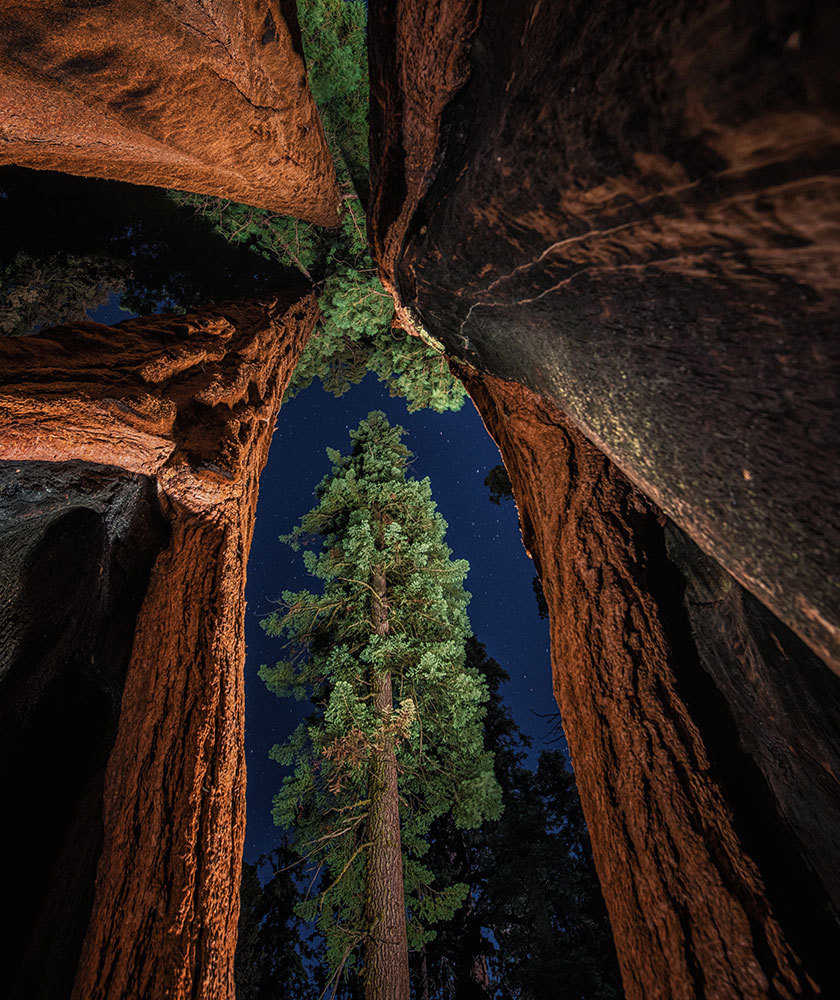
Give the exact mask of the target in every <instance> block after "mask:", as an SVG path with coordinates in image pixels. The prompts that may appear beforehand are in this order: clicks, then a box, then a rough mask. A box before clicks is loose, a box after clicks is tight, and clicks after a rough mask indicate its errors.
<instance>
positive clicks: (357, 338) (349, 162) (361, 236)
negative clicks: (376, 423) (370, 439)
mask: <svg viewBox="0 0 840 1000" xmlns="http://www.w3.org/2000/svg"><path fill="white" fill-rule="evenodd" d="M298 14H299V19H300V25H301V34H302V37H303V48H304V54H305V56H306V62H307V68H308V74H309V85H310V88H311V89H312V93H313V95H314V97H315V100H316V102H317V104H318V108H319V111H320V113H321V118H322V121H323V123H324V130H325V133H326V136H327V139H328V141H329V144H330V148H331V150H332V153H333V159H334V161H335V164H336V169H337V173H338V179H339V185H340V188H341V192H342V208H341V216H340V219H339V227H338V228H337V229H322V228H320V227H318V226H315V225H312V224H310V223H305V222H302V221H301V220H299V219H293V218H289V217H287V216H280V215H275V214H274V213H272V212H269V211H267V210H266V209H260V208H254V207H252V206H248V205H238V204H236V203H234V202H230V201H225V200H223V199H218V198H211V197H208V196H205V195H195V194H184V193H182V192H171V197H172V198H173V200H174V201H175V202H176V203H177V204H179V205H182V206H189V207H191V208H192V209H194V210H195V211H196V212H197V213H198V214H199V215H200V216H202V217H203V218H204V219H206V220H208V221H209V222H211V223H212V225H213V226H214V228H215V230H216V231H217V232H218V233H220V234H221V235H222V236H224V237H225V239H226V240H228V241H229V242H230V243H232V244H234V245H236V246H239V247H247V248H248V249H250V250H251V251H252V252H254V253H255V254H257V255H259V256H260V257H261V258H262V259H263V260H266V261H272V260H273V261H276V262H277V263H278V264H282V265H284V266H289V267H296V268H297V269H298V270H299V271H300V272H301V273H302V274H303V275H304V276H305V277H306V278H307V279H308V280H310V281H311V282H313V284H314V285H315V288H316V291H317V292H318V303H319V305H320V307H321V318H320V320H319V322H318V326H317V328H316V330H315V333H314V334H313V336H312V338H311V339H310V342H309V344H308V346H307V347H306V349H305V350H304V352H303V355H302V356H301V359H300V361H299V363H298V366H297V368H296V369H295V372H294V375H293V377H292V381H291V383H290V385H289V387H288V389H287V391H286V398H287V399H291V398H293V397H294V396H295V395H297V393H299V392H301V391H302V390H303V389H306V388H308V387H309V386H310V385H311V384H312V381H313V380H314V379H315V378H318V379H320V380H321V382H322V384H323V386H324V388H325V389H326V390H327V392H330V393H332V394H333V395H334V396H341V395H343V394H344V393H345V392H347V390H348V389H349V388H350V387H351V386H352V385H357V384H358V383H359V382H360V381H361V380H362V379H363V378H364V376H365V375H366V374H367V372H369V371H371V372H374V373H375V374H376V376H377V377H378V378H379V379H380V380H381V381H382V382H384V383H385V384H386V385H387V386H388V389H389V391H390V393H391V395H392V396H399V397H402V398H403V399H405V401H406V405H407V406H408V409H409V411H413V410H418V409H421V408H428V409H432V410H436V411H437V412H438V413H442V412H444V411H446V410H459V409H460V408H461V406H463V403H464V399H465V398H466V394H465V392H464V388H463V386H462V385H461V383H460V382H459V381H458V380H457V379H455V378H453V376H452V374H451V373H450V371H449V367H448V365H447V363H446V359H445V358H444V356H443V354H442V353H441V352H439V351H437V350H435V349H434V348H433V347H431V346H430V345H428V344H426V343H425V342H424V341H423V340H421V339H419V338H417V337H412V336H408V335H407V334H405V333H404V332H403V331H402V330H399V329H393V328H392V320H393V318H394V307H393V302H392V301H391V297H390V296H389V295H388V293H387V292H386V291H385V289H384V288H383V287H382V283H381V282H380V280H379V278H378V277H377V272H376V268H375V266H374V264H373V261H372V260H371V257H370V253H369V250H368V243H367V235H366V222H365V212H364V201H365V197H366V192H367V178H368V150H367V132H368V72H367V39H366V20H365V19H366V8H365V5H364V3H363V2H361V0H299V4H298Z"/></svg>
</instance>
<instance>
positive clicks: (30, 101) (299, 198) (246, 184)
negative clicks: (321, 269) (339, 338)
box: [0, 0, 338, 226]
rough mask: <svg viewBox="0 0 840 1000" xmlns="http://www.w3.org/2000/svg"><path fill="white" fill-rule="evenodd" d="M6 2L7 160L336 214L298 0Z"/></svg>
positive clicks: (2, 72) (0, 134) (1, 126)
mask: <svg viewBox="0 0 840 1000" xmlns="http://www.w3.org/2000/svg"><path fill="white" fill-rule="evenodd" d="M0 8H1V9H0V36H2V43H0V138H2V142H0V163H17V164H20V165H21V166H25V167H37V168H39V169H48V170H63V171H66V172H68V173H74V174H84V175H86V176H90V177H107V178H112V179H116V180H122V181H130V182H131V183H133V184H153V185H156V186H159V187H170V188H177V189H179V190H185V191H197V192H199V193H202V194H212V195H218V196H219V197H222V198H230V199H232V200H234V201H240V202H246V203H247V204H251V205H258V206H260V207H263V208H269V209H272V210H273V211H277V212H282V213H284V214H287V215H296V216H298V217H300V218H303V219H307V220H309V221H311V222H317V223H319V224H320V225H325V226H331V225H334V224H335V222H336V218H337V214H338V188H337V183H336V177H335V170H334V167H333V163H332V159H331V157H330V153H329V150H328V148H327V145H326V142H325V139H324V133H323V129H322V127H321V122H320V119H319V117H318V111H317V109H316V107H315V104H314V101H313V99H312V95H311V94H310V92H309V88H308V86H307V83H306V70H305V67H304V62H303V56H302V53H301V47H300V33H299V28H298V25H297V17H296V13H295V6H294V4H288V3H285V2H284V3H281V2H278V0H269V2H268V3H257V2H256V0H223V2H221V3H214V4H212V5H208V4H203V3H196V2H192V0H191V2H187V3H180V2H176V0H165V2H159V0H128V2H126V0H122V2H121V3H119V4H118V5H116V4H112V3H110V2H108V0H106V2H105V3H101V2H97V3H86V2H80V3H69V2H68V3H58V2H55V0H32V2H28V3H26V4H3V5H0ZM287 19H288V20H287Z"/></svg>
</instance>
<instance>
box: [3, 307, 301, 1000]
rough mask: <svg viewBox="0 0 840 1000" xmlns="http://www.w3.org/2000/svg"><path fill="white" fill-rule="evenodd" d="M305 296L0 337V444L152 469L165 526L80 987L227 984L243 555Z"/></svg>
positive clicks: (180, 988) (240, 790) (143, 617)
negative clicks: (168, 528) (167, 530)
mask: <svg viewBox="0 0 840 1000" xmlns="http://www.w3.org/2000/svg"><path fill="white" fill-rule="evenodd" d="M316 315H317V307H316V304H315V300H314V298H313V297H312V296H311V295H303V296H301V295H299V294H298V295H289V296H287V297H286V298H285V299H282V300H275V301H273V302H269V303H265V304H263V303H257V302H253V303H233V304H229V305H224V306H219V307H213V308H208V309H205V310H202V311H200V312H197V313H195V314H193V315H188V316H182V317H171V316H170V317H151V318H145V319H139V320H131V321H128V322H126V323H123V324H120V325H119V326H118V327H115V328H108V327H102V326H99V325H98V324H92V323H83V324H79V325H77V326H74V327H63V328H56V329H54V330H49V331H45V332H44V333H43V334H41V335H39V336H37V337H31V338H22V339H16V340H5V341H2V342H0V359H2V360H0V442H2V446H0V458H4V459H7V460H10V459H11V460H14V461H15V462H17V463H25V462H30V461H31V462H35V461H47V462H56V461H69V460H78V461H82V462H92V463H101V464H102V465H106V466H116V467H118V468H119V469H127V470H129V471H130V472H133V473H142V474H143V475H145V476H149V477H153V480H154V482H156V485H157V491H158V497H159V501H160V504H161V508H162V510H163V513H164V514H165V516H166V517H167V519H168V520H169V522H170V526H171V536H170V539H169V542H168V544H167V545H166V546H165V547H164V549H163V550H162V552H161V553H160V555H159V556H158V558H157V561H156V562H155V564H154V567H153V569H152V572H151V578H150V580H149V584H148V588H147V590H146V594H145V598H144V599H143V602H142V606H141V608H140V612H139V615H138V618H137V624H136V629H135V633H134V639H133V649H132V652H131V655H130V659H129V664H128V671H127V676H126V681H125V688H124V692H123V697H122V708H121V713H120V718H119V728H118V732H117V736H116V743H115V745H114V749H113V751H112V753H111V756H110V759H109V761H108V767H107V772H106V776H105V790H104V812H103V820H104V844H103V848H102V853H101V856H100V860H99V867H98V874H97V879H96V894H95V899H94V903H93V913H92V916H91V918H90V922H89V925H88V930H87V935H86V938H85V942H84V946H83V950H82V955H81V959H80V962H79V966H78V972H77V976H76V983H75V988H74V992H73V995H74V997H77V998H79V1000H92V998H97V997H98V998H106V997H108V998H112V997H128V996H138V997H139V996H142V997H184V998H186V997H204V998H208V1000H209V998H214V1000H215V998H219V997H228V996H233V953H234V945H235V937H236V921H237V916H238V894H237V892H236V886H237V883H238V878H239V866H240V862H241V853H242V845H243V838H244V827H245V798H244V792H245V767H244V756H243V726H244V700H243V664H244V656H245V648H244V611H245V606H244V586H245V565H246V560H247V555H248V548H249V546H250V541H251V535H252V530H253V519H254V511H255V506H256V501H257V487H258V479H259V474H260V471H261V469H262V467H263V465H264V463H265V459H266V457H267V453H268V446H269V442H270V439H271V434H272V430H273V427H274V422H275V418H276V414H277V410H278V407H279V405H280V399H281V396H282V392H283V389H284V387H285V385H286V383H287V381H288V379H289V377H290V375H291V372H292V369H293V367H294V363H295V361H296V359H297V356H298V354H299V352H300V350H301V349H302V347H303V345H304V344H305V341H306V339H307V337H308V336H309V333H310V331H311V329H312V326H313V324H314V322H315V318H316Z"/></svg>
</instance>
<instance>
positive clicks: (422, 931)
mask: <svg viewBox="0 0 840 1000" xmlns="http://www.w3.org/2000/svg"><path fill="white" fill-rule="evenodd" d="M402 434H403V429H402V428H401V427H391V426H390V424H389V423H388V421H387V420H386V418H385V415H384V414H382V413H380V412H373V413H371V414H369V415H368V417H367V419H366V420H363V421H362V422H361V423H360V425H359V427H358V429H357V430H356V431H353V432H351V435H350V438H351V441H352V445H353V447H352V451H351V453H350V454H349V455H346V456H343V455H341V454H339V452H337V451H333V450H330V451H329V452H328V454H329V456H330V459H331V461H332V471H331V472H330V474H329V475H328V476H326V477H325V478H324V480H323V481H322V482H321V483H320V484H319V486H318V488H317V490H316V495H317V497H318V500H319V503H318V506H317V507H316V508H315V509H314V510H312V511H310V512H309V513H308V514H307V515H305V517H304V518H303V519H302V521H301V524H300V525H299V527H298V528H297V529H296V530H295V531H294V532H293V533H292V534H291V535H290V536H288V540H289V541H291V543H292V544H293V545H296V546H298V545H303V546H307V545H309V544H311V545H313V546H314V547H313V548H312V549H310V550H309V551H307V552H306V553H305V556H304V558H305V562H306V565H307V568H308V570H309V572H310V573H311V574H312V575H313V576H315V577H317V578H319V579H321V580H323V581H324V589H323V593H322V594H314V593H310V592H309V591H303V592H299V593H288V592H287V593H285V594H284V595H283V601H284V609H283V611H278V612H276V613H275V614H274V615H272V616H271V617H270V618H269V619H267V620H266V621H265V622H264V627H265V628H266V631H268V632H269V633H270V634H273V635H278V636H283V637H285V638H286V639H287V640H288V649H289V654H290V655H289V658H288V659H286V660H284V661H283V662H281V663H278V664H277V665H276V666H274V667H272V668H266V667H263V668H262V670H261V676H262V678H263V680H265V682H266V683H267V685H268V686H269V688H270V689H271V690H273V691H274V692H275V693H276V694H278V695H281V696H282V695H287V694H291V693H294V694H297V695H298V696H301V697H303V696H305V695H307V694H308V695H309V696H310V697H311V699H312V701H313V703H314V705H315V706H316V712H315V714H314V715H313V716H312V717H310V718H309V719H308V720H307V721H306V722H304V723H303V724H302V725H301V726H300V727H299V728H298V729H297V731H296V732H295V733H294V735H293V736H292V738H291V739H290V741H289V742H288V743H287V744H286V745H285V746H283V747H275V748H274V751H273V756H274V757H275V759H276V760H278V761H279V762H280V763H283V764H287V765H294V772H293V773H292V774H290V775H289V776H287V777H286V779H285V781H284V783H283V787H282V790H281V791H280V793H279V794H278V795H277V797H276V799H275V805H274V816H275V821H276V822H277V823H278V824H280V825H282V826H285V827H287V828H289V829H291V830H292V831H293V833H294V836H295V839H296V847H297V850H298V851H299V853H300V854H301V855H303V856H304V857H305V858H306V859H308V860H309V861H311V862H312V864H313V882H314V881H315V880H316V879H317V878H318V876H319V873H320V874H321V876H322V881H321V883H320V885H321V891H320V893H319V895H318V896H317V897H316V898H315V899H314V900H312V901H311V902H310V903H309V904H307V906H306V908H305V910H304V915H305V916H308V917H309V918H311V919H317V920H318V925H319V928H320V930H321V932H322V933H323V935H324V937H325V940H326V943H327V961H328V962H329V964H330V966H331V968H332V969H334V970H335V973H336V975H338V974H339V972H340V970H341V969H342V967H345V968H348V969H352V968H357V967H358V962H357V958H356V953H357V951H358V949H359V948H360V946H361V948H362V950H363V974H364V982H365V996H366V998H367V1000H380V998H389V1000H390V998H392V1000H407V998H408V995H409V971H408V950H409V948H410V947H415V948H416V947H421V946H422V944H423V943H424V942H425V941H427V940H429V939H430V938H431V936H432V932H430V930H429V928H430V925H431V924H433V923H434V922H435V921H438V920H441V919H446V918H447V917H449V916H451V915H452V913H453V912H454V910H455V909H456V907H457V906H458V905H459V904H460V903H461V902H462V901H463V899H464V898H465V896H466V894H467V891H468V887H467V886H466V885H464V884H454V885H445V886H441V885H436V884H434V881H435V880H434V878H433V876H432V872H431V870H430V869H429V867H428V866H427V865H425V864H424V862H423V855H424V854H425V853H426V850H427V846H428V845H427V841H426V838H427V834H428V831H429V828H430V826H431V824H432V822H433V821H434V820H435V819H437V818H439V817H440V816H443V815H445V814H451V815H452V818H453V822H454V823H455V824H456V825H457V826H459V827H462V828H469V827H475V826H477V825H478V824H479V823H480V822H481V821H482V820H483V819H484V818H487V817H496V816H498V815H499V813H500V810H501V797H500V790H499V786H498V784H497V782H496V779H495V777H494V775H493V758H492V754H491V753H489V752H488V751H486V750H485V749H484V743H483V738H482V718H483V715H484V702H485V701H486V698H487V689H486V685H485V683H484V681H483V679H482V677H481V676H480V674H479V672H478V671H477V670H475V669H474V668H470V667H468V666H466V665H465V657H464V644H465V641H466V639H467V637H468V635H469V623H468V621H467V615H466V605H467V601H468V599H469V595H468V594H467V593H466V592H465V590H464V586H463V583H464V577H465V576H466V572H467V569H468V567H467V564H466V563H465V562H464V561H463V560H455V561H453V560H452V559H451V551H450V549H449V548H448V547H447V545H446V544H445V542H444V534H445V531H446V523H445V522H444V520H443V518H442V517H441V516H440V514H439V513H438V512H437V510H436V506H435V504H434V502H433V501H432V498H431V489H430V486H429V481H428V479H424V480H422V481H418V480H414V479H410V478H409V477H408V476H407V475H406V464H407V462H408V459H409V457H410V452H409V451H408V449H407V448H406V447H405V445H403V444H402V442H401V436H402Z"/></svg>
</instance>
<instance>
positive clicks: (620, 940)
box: [465, 373, 840, 1000]
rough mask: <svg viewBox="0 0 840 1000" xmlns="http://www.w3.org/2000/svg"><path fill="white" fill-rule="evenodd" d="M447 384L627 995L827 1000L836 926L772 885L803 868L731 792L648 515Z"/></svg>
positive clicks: (482, 400)
mask: <svg viewBox="0 0 840 1000" xmlns="http://www.w3.org/2000/svg"><path fill="white" fill-rule="evenodd" d="M465 381H466V385H467V387H468V389H469V392H470V394H471V396H472V398H473V400H474V402H475V404H476V406H477V407H478V409H479V412H480V413H481V414H482V416H483V418H484V421H485V423H486V425H487V428H488V430H489V431H490V433H491V434H492V435H493V437H494V438H495V440H496V441H497V443H498V445H499V447H500V450H501V452H502V456H503V458H504V461H505V465H506V467H507V469H508V472H509V474H510V478H511V481H512V483H513V488H514V494H515V497H516V501H517V505H518V507H519V512H520V520H521V524H522V532H523V539H524V542H525V545H526V548H527V549H528V550H529V552H530V553H531V555H532V556H533V558H534V561H535V563H536V565H537V568H538V570H539V573H540V576H541V579H542V584H543V589H544V591H545V596H546V600H547V602H548V605H549V608H550V611H551V647H552V665H553V673H554V688H555V694H556V697H557V701H558V704H559V706H560V709H561V712H562V717H563V725H564V729H565V732H566V735H567V738H568V744H569V749H570V753H571V757H572V762H573V764H574V768H575V774H576V777H577V781H578V787H579V790H580V795H581V801H582V804H583V808H584V813H585V815H586V820H587V824H588V826H589V830H590V835H591V838H592V847H593V853H594V856H595V862H596V865H597V868H598V873H599V876H600V879H601V883H602V888H603V892H604V898H605V900H606V903H607V907H608V910H609V913H610V919H611V922H612V926H613V931H614V935H615V940H616V948H617V953H618V957H619V961H620V964H621V968H622V975H623V978H624V984H625V989H626V991H627V995H628V997H630V998H638V1000H643V998H644V1000H650V998H660V997H661V998H666V997H667V998H681V1000H682V998H684V1000H689V998H695V997H700V996H704V997H715V998H718V997H720V998H724V997H726V998H729V997H743V998H752V1000H759V998H765V997H768V996H773V997H780V998H781V997H785V998H788V997H790V998H792V997H800V996H815V995H825V996H828V995H833V992H832V991H833V990H834V989H836V988H837V985H838V984H837V982H836V970H835V971H834V972H832V971H831V964H830V960H829V959H828V958H827V956H829V955H832V954H836V949H837V947H838V941H840V934H838V928H837V923H836V915H835V916H834V920H833V922H832V920H831V918H830V916H829V918H828V920H827V923H824V924H823V925H821V929H820V931H819V933H821V934H824V936H822V937H817V936H816V935H817V932H816V931H815V930H814V925H812V920H816V917H815V915H814V914H813V913H812V912H811V910H812V908H813V906H812V898H811V896H809V894H808V891H807V878H804V877H803V879H802V880H801V881H799V882H797V880H796V879H792V880H791V881H793V882H794V883H795V884H794V885H793V886H792V887H791V886H790V885H789V884H788V883H785V884H782V882H783V880H784V878H785V876H784V873H783V872H782V871H781V869H782V868H783V867H784V866H788V867H789V868H790V869H796V871H797V872H799V871H806V872H807V865H805V864H804V863H803V862H802V858H801V847H800V853H799V854H797V853H796V852H795V851H790V853H787V849H788V844H787V842H785V843H784V844H773V843H772V842H773V841H774V838H775V837H776V826H774V825H772V824H774V823H775V824H776V825H777V826H778V824H777V811H778V806H777V804H776V805H774V804H772V803H771V807H769V808H767V809H766V811H762V810H764V809H765V804H764V802H763V800H761V797H760V796H759V795H758V794H757V792H756V789H758V788H761V787H763V786H762V779H761V776H760V775H759V774H757V773H755V772H753V771H749V777H750V782H751V784H752V785H753V792H756V794H755V795H752V794H750V789H749V787H748V783H744V785H743V786H742V789H741V790H742V798H739V796H738V795H737V794H735V793H734V789H735V783H734V782H735V771H736V770H737V769H738V767H740V766H742V763H743V762H742V761H741V753H740V752H739V750H738V746H737V743H736V742H735V741H733V742H732V743H731V744H728V745H727V746H725V747H724V748H723V749H721V745H720V744H721V739H722V735H721V731H722V730H727V729H731V720H730V719H729V716H728V713H726V712H725V711H724V710H723V709H722V708H721V707H720V705H719V704H718V700H717V699H716V698H715V697H713V696H712V695H709V694H707V693H706V690H705V688H703V687H702V685H701V683H700V681H699V680H698V679H697V677H696V676H695V673H696V671H695V670H694V665H693V664H692V663H691V662H689V659H688V658H687V657H685V658H684V657H683V654H682V653H681V652H679V651H678V650H677V649H676V647H675V644H674V636H675V623H674V620H673V615H669V614H668V613H666V611H665V605H664V604H663V603H662V600H661V599H658V598H657V597H656V596H654V593H653V591H654V590H656V589H657V585H656V579H655V578H656V575H657V572H658V570H657V568H656V566H655V565H654V556H653V548H654V547H653V545H652V542H651V539H655V538H656V537H657V532H659V535H660V536H661V528H660V527H659V522H658V519H657V516H656V515H655V512H653V511H651V509H650V506H649V505H648V504H647V502H646V501H644V499H643V498H642V497H641V495H640V494H638V493H636V491H635V490H634V488H633V486H632V485H631V484H630V483H629V482H628V480H627V479H626V478H625V477H624V476H623V475H622V474H621V472H620V471H619V470H618V469H617V468H616V467H615V465H613V464H612V463H611V462H610V461H609V459H607V458H606V457H605V456H604V455H603V454H601V453H600V452H598V451H597V449H596V448H595V447H594V446H593V445H592V444H590V443H589V442H588V441H587V440H586V438H584V437H583V435H582V434H581V433H580V432H578V431H577V430H576V429H575V428H574V426H573V425H572V424H571V423H570V422H569V421H568V419H567V418H566V417H565V416H563V415H562V414H561V413H560V412H559V411H558V410H557V409H556V408H554V407H552V406H551V404H549V403H547V402H546V401H545V400H542V399H540V398H539V397H538V396H536V395H535V394H533V393H531V392H529V391H528V390H527V389H524V388H523V387H522V386H519V385H516V384H515V383H506V382H503V381H501V380H499V379H495V378H492V377H489V376H479V375H477V374H475V373H469V374H465ZM660 585H661V581H660ZM819 667H820V669H821V670H824V668H823V666H822V665H821V664H819ZM824 672H825V673H826V674H827V676H828V677H829V678H830V679H831V680H832V681H833V680H835V678H834V677H833V676H832V675H831V674H828V672H827V671H824ZM733 683H738V678H737V677H734V678H733ZM698 692H699V693H698ZM835 694H836V692H835ZM755 697H756V700H757V702H758V703H759V704H758V707H759V708H764V707H765V705H762V704H761V697H760V696H759V695H756V696H755ZM738 721H739V722H741V724H744V719H743V716H742V717H741V718H740V719H739V720H738ZM762 724H763V723H762V719H761V718H754V719H753V720H752V721H751V725H752V726H754V727H755V729H756V731H757V732H758V731H760V729H761V727H762ZM776 749H777V753H782V752H784V751H783V750H782V748H781V747H777V748H776ZM786 749H787V748H786ZM791 762H792V764H793V766H794V768H795V767H797V766H799V763H798V762H797V758H796V756H795V754H792V755H791ZM800 763H801V762H800ZM780 766H786V765H785V764H783V762H782V761H781V760H780ZM815 770H819V768H818V767H817V768H815ZM752 810H758V812H757V814H756V815H755V816H752V815H750V813H751V811H752ZM756 827H758V828H759V829H756ZM768 841H770V842H771V843H769V844H768ZM774 851H775V852H776V855H775V856H774V857H770V855H771V854H772V853H773V852H774ZM809 877H810V876H809ZM823 903H824V900H823ZM826 927H827V928H828V929H827V931H826ZM821 990H822V991H823V992H822V994H821V993H820V991H821Z"/></svg>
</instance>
